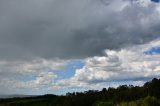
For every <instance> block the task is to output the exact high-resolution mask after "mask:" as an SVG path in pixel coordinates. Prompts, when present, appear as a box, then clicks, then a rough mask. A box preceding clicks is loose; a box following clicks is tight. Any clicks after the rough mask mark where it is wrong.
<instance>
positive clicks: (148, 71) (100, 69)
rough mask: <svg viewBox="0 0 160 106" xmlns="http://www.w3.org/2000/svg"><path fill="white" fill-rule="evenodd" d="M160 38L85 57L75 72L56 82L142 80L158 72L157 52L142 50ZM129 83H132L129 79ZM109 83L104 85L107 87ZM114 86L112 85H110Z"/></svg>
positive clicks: (158, 43)
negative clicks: (153, 53)
mask: <svg viewBox="0 0 160 106" xmlns="http://www.w3.org/2000/svg"><path fill="white" fill-rule="evenodd" d="M159 46H160V40H155V41H152V42H150V43H148V44H144V45H138V46H133V47H130V48H123V49H121V50H117V51H115V50H105V55H104V56H95V57H90V58H87V59H85V66H84V67H83V68H82V69H77V70H76V72H75V75H74V76H73V77H72V78H70V79H66V80H61V81H59V82H57V85H58V86H61V87H82V88H98V87H96V86H99V87H100V86H102V85H103V84H104V83H105V82H107V83H109V82H114V81H119V82H120V81H133V82H134V84H135V83H137V84H138V83H139V82H140V83H141V84H142V82H144V81H146V80H147V79H150V78H153V77H159V76H160V54H155V55H147V54H145V53H144V52H145V51H148V50H150V49H151V48H152V47H159ZM131 84H132V83H131ZM107 86H108V85H106V87H107ZM112 86H113V85H112Z"/></svg>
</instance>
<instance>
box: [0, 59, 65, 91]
mask: <svg viewBox="0 0 160 106" xmlns="http://www.w3.org/2000/svg"><path fill="white" fill-rule="evenodd" d="M66 64H67V61H65V60H59V59H54V60H45V59H35V60H33V61H30V62H26V61H0V89H1V92H3V93H4V92H8V91H7V90H6V88H8V89H12V90H15V89H39V88H41V87H46V89H47V87H48V86H51V85H52V84H53V83H54V81H55V79H56V78H57V75H56V74H55V73H54V72H55V70H62V69H64V68H65V66H66Z"/></svg>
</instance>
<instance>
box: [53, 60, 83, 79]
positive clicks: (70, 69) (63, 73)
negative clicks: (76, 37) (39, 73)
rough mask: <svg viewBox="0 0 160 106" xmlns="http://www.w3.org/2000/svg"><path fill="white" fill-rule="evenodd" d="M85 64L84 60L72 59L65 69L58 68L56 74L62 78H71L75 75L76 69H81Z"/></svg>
mask: <svg viewBox="0 0 160 106" xmlns="http://www.w3.org/2000/svg"><path fill="white" fill-rule="evenodd" d="M83 66H84V62H83V61H82V60H74V61H70V62H69V63H68V64H67V66H66V68H65V69H64V70H57V71H56V72H55V74H57V76H58V78H60V79H65V78H70V77H72V76H73V75H74V73H75V70H76V69H81V68H82V67H83Z"/></svg>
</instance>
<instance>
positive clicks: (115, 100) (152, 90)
mask: <svg viewBox="0 0 160 106" xmlns="http://www.w3.org/2000/svg"><path fill="white" fill-rule="evenodd" d="M0 106H160V79H156V78H154V79H153V80H152V81H150V82H146V83H145V84H144V85H143V86H141V87H139V86H132V85H129V86H127V85H121V86H119V87H117V88H111V87H110V88H108V89H106V88H103V89H102V90H101V91H95V90H89V91H85V92H73V93H67V94H66V95H65V96H58V95H53V94H46V95H43V96H36V97H24V98H18V97H17V98H10V99H1V100H0Z"/></svg>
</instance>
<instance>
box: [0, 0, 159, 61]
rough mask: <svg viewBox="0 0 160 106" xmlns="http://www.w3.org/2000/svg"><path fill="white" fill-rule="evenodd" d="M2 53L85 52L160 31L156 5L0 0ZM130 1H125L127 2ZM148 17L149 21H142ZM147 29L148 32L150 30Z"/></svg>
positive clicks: (95, 0) (0, 56)
mask: <svg viewBox="0 0 160 106" xmlns="http://www.w3.org/2000/svg"><path fill="white" fill-rule="evenodd" d="M0 2H1V3H0V5H1V6H0V15H1V17H0V23H1V25H0V51H1V53H0V59H4V60H7V59H8V60H12V59H13V60H17V59H30V58H33V57H41V58H57V57H58V58H84V57H87V56H93V55H101V53H102V51H103V50H104V49H119V48H121V47H124V46H127V45H132V44H139V43H145V42H148V41H151V40H153V39H156V38H157V37H158V36H159V33H160V31H159V29H158V28H159V25H160V23H159V22H160V21H159V19H158V17H159V14H158V12H156V11H155V8H156V6H154V5H153V4H150V5H149V6H148V7H142V6H140V5H138V4H135V5H130V4H128V6H126V7H125V8H123V9H122V10H121V11H119V9H118V8H121V6H122V5H123V2H121V0H119V1H117V3H116V1H113V3H112V2H107V5H104V4H103V3H104V2H101V1H100V0H67V1H66V0H45V1H44V0H27V1H25V0H15V1H11V0H7V1H6V0H1V1H0ZM124 3H126V2H124ZM143 20H144V21H145V22H143ZM146 30H147V32H146Z"/></svg>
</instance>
